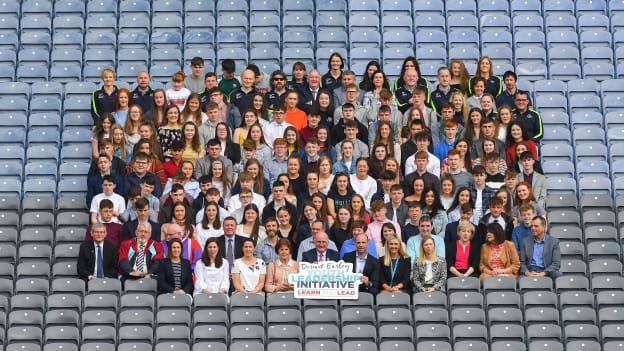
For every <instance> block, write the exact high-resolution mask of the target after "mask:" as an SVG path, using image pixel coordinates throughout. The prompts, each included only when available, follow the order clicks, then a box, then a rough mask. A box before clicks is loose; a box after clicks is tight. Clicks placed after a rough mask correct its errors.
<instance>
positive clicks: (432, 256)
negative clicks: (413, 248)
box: [412, 235, 447, 292]
mask: <svg viewBox="0 0 624 351" xmlns="http://www.w3.org/2000/svg"><path fill="white" fill-rule="evenodd" d="M446 272H447V269H446V261H445V260H444V258H443V257H438V256H437V254H436V245H435V241H434V240H433V238H432V237H431V235H425V236H424V237H423V238H422V240H421V242H420V254H419V255H418V258H417V260H416V263H415V264H414V269H413V270H412V282H413V284H414V290H415V291H417V292H433V291H442V292H444V290H445V288H446Z"/></svg>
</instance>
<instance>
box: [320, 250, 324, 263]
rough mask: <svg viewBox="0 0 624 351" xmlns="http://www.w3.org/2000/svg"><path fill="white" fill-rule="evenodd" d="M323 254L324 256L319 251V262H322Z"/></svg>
mask: <svg viewBox="0 0 624 351" xmlns="http://www.w3.org/2000/svg"><path fill="white" fill-rule="evenodd" d="M324 256H325V255H323V253H322V252H319V262H323V261H325V257H324Z"/></svg>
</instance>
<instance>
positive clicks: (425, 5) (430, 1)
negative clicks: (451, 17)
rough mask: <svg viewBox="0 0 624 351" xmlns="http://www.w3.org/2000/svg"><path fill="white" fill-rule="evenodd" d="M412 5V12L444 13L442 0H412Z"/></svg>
mask: <svg viewBox="0 0 624 351" xmlns="http://www.w3.org/2000/svg"><path fill="white" fill-rule="evenodd" d="M413 7H414V14H419V13H426V14H432V15H433V14H434V15H444V2H443V1H442V0H426V1H414V2H413Z"/></svg>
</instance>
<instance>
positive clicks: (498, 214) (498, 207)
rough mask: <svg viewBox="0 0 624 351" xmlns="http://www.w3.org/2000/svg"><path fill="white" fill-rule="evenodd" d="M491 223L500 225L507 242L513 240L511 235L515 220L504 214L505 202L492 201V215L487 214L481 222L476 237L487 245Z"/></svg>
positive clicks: (495, 199) (496, 199) (497, 199)
mask: <svg viewBox="0 0 624 351" xmlns="http://www.w3.org/2000/svg"><path fill="white" fill-rule="evenodd" d="M490 223H498V224H500V226H501V227H502V228H503V230H505V240H511V233H512V232H513V228H514V225H513V219H512V218H511V217H509V216H508V215H507V214H506V213H503V200H501V199H499V198H497V197H495V198H493V199H492V200H491V201H490V213H488V214H486V215H485V216H483V217H482V218H481V220H480V221H479V225H478V226H477V232H476V234H475V235H476V236H477V238H479V241H478V242H480V243H482V244H483V243H485V237H486V235H487V229H486V228H487V225H488V224H490Z"/></svg>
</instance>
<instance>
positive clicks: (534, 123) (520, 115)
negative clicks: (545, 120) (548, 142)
mask: <svg viewBox="0 0 624 351" xmlns="http://www.w3.org/2000/svg"><path fill="white" fill-rule="evenodd" d="M515 101H516V109H515V110H514V119H515V120H516V121H518V122H519V123H520V124H521V125H522V129H523V130H524V131H525V132H526V134H527V136H528V137H529V138H531V139H533V141H534V142H535V143H536V144H537V143H539V141H540V140H542V136H544V130H543V127H542V117H541V116H540V114H539V112H537V111H535V110H533V109H530V108H529V94H528V93H527V92H525V91H519V92H518V93H516V100H515Z"/></svg>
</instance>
